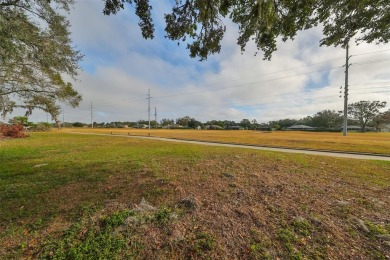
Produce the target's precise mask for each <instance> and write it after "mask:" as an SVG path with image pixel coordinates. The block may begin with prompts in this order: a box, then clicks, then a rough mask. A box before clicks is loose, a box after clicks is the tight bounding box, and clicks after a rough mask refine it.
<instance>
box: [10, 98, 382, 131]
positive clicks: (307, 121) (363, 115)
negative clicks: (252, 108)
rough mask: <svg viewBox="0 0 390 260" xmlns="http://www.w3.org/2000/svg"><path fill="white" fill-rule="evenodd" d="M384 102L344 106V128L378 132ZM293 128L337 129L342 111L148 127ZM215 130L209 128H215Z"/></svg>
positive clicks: (135, 124)
mask: <svg viewBox="0 0 390 260" xmlns="http://www.w3.org/2000/svg"><path fill="white" fill-rule="evenodd" d="M386 105H387V103H386V102H385V101H359V102H356V103H352V104H349V105H348V125H349V126H359V127H360V128H361V130H362V131H366V129H367V127H370V128H371V129H375V130H376V131H380V130H381V127H382V125H383V124H384V123H389V122H390V109H389V110H387V111H385V112H381V110H383V109H384V108H385V107H386ZM13 120H14V121H18V122H21V123H22V124H24V125H30V126H31V125H32V123H31V122H28V120H27V117H15V118H14V119H13ZM148 125H149V122H148V121H147V120H138V121H135V122H130V121H114V122H106V123H105V122H101V123H99V122H94V123H93V127H95V128H125V127H129V128H133V127H139V128H141V127H146V126H148ZM293 125H307V126H310V127H315V128H317V129H319V130H323V131H331V130H340V129H341V127H342V125H343V113H342V111H335V110H329V109H325V110H322V111H319V112H317V113H315V114H314V115H312V116H306V117H303V118H301V119H290V118H285V119H279V120H274V121H269V122H268V123H259V122H258V121H257V120H256V119H252V120H250V119H247V118H244V119H242V120H241V121H240V122H235V121H232V120H210V121H207V122H205V123H203V122H200V121H198V120H196V119H195V118H193V117H190V116H184V117H179V118H176V120H174V119H168V118H164V119H161V120H160V122H159V123H157V122H156V121H155V120H152V121H150V126H151V128H156V127H159V128H161V127H165V126H172V127H173V128H179V127H180V128H188V129H197V128H205V127H206V126H217V127H218V128H219V129H246V130H255V129H266V128H269V129H274V130H284V129H286V128H288V127H290V126H293ZM62 126H63V127H91V124H85V123H82V122H73V123H70V122H64V123H63V124H62ZM217 127H213V129H216V128H217Z"/></svg>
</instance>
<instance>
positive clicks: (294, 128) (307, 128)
mask: <svg viewBox="0 0 390 260" xmlns="http://www.w3.org/2000/svg"><path fill="white" fill-rule="evenodd" d="M315 129H316V128H315V127H311V126H307V125H293V126H290V127H287V128H286V130H291V131H313V130H315Z"/></svg>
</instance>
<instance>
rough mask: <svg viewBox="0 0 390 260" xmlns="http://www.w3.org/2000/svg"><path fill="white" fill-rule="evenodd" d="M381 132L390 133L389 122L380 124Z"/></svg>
mask: <svg viewBox="0 0 390 260" xmlns="http://www.w3.org/2000/svg"><path fill="white" fill-rule="evenodd" d="M381 131H382V132H390V122H387V123H384V124H382V125H381Z"/></svg>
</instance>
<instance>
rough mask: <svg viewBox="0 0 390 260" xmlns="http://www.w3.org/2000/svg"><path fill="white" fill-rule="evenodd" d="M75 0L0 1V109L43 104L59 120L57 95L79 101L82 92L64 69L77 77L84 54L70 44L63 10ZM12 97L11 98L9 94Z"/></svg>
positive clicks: (59, 98)
mask: <svg viewBox="0 0 390 260" xmlns="http://www.w3.org/2000/svg"><path fill="white" fill-rule="evenodd" d="M72 3H73V1H72V0H61V1H60V0H54V1H28V0H18V1H2V2H1V3H0V39H1V40H0V57H1V61H0V111H1V114H2V115H3V116H5V115H6V114H7V113H10V112H12V110H13V109H14V108H15V107H20V108H23V109H25V110H26V115H29V114H31V113H32V111H33V110H34V109H42V110H44V111H45V112H47V113H50V114H51V117H52V119H53V120H55V121H58V115H59V113H60V108H59V106H57V105H56V101H62V102H66V103H68V104H69V105H71V106H73V107H75V106H77V105H78V104H79V102H80V101H81V96H80V95H79V94H78V93H77V91H76V90H75V89H74V88H73V86H72V84H71V83H69V82H65V81H64V79H63V78H62V77H63V75H68V76H70V77H71V78H73V79H74V78H75V77H76V76H77V73H78V69H79V66H78V62H79V61H80V60H81V58H82V56H81V55H80V54H79V52H78V51H75V50H74V49H73V48H72V46H71V39H70V33H69V30H68V29H69V22H68V21H67V19H66V17H65V16H64V15H63V14H62V13H63V11H68V10H69V5H70V4H72ZM10 97H12V99H11V98H10Z"/></svg>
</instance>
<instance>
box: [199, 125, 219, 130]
mask: <svg viewBox="0 0 390 260" xmlns="http://www.w3.org/2000/svg"><path fill="white" fill-rule="evenodd" d="M203 129H205V130H222V129H223V128H222V127H221V126H219V125H205V126H204V127H203Z"/></svg>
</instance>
